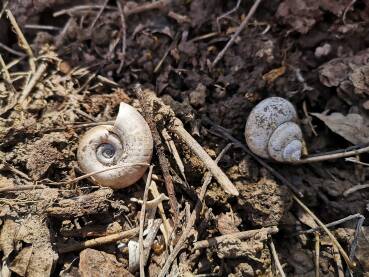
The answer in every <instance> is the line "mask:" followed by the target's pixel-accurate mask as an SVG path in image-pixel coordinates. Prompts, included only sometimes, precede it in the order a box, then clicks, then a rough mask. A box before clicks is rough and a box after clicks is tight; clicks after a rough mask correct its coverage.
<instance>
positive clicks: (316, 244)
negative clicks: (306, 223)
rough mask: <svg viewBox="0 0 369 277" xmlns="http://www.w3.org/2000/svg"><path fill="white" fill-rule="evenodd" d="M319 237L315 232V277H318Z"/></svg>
mask: <svg viewBox="0 0 369 277" xmlns="http://www.w3.org/2000/svg"><path fill="white" fill-rule="evenodd" d="M319 255H320V235H319V233H318V232H315V277H319V272H320V270H319Z"/></svg>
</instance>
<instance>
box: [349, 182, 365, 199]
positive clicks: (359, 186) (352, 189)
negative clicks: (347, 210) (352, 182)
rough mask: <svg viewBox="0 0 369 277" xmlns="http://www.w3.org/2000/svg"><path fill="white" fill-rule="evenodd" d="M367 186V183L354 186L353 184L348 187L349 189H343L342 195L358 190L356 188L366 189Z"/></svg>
mask: <svg viewBox="0 0 369 277" xmlns="http://www.w3.org/2000/svg"><path fill="white" fill-rule="evenodd" d="M367 188H369V184H363V185H356V186H353V187H352V188H349V189H347V190H345V191H344V192H343V193H342V195H343V196H344V197H347V196H348V195H349V194H351V193H354V192H356V191H358V190H362V189H367Z"/></svg>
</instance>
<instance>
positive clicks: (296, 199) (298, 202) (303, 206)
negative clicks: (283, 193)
mask: <svg viewBox="0 0 369 277" xmlns="http://www.w3.org/2000/svg"><path fill="white" fill-rule="evenodd" d="M292 198H293V200H295V201H296V203H297V204H299V205H300V207H301V208H303V210H304V211H305V212H307V213H308V214H309V215H310V216H311V217H312V218H313V219H314V220H315V222H316V223H317V224H318V225H319V226H320V227H321V228H322V229H323V230H324V231H325V232H326V233H327V235H328V237H329V238H330V239H331V241H332V243H333V244H334V245H335V246H336V247H337V248H338V250H339V251H340V253H341V255H342V257H343V259H344V260H345V262H346V264H347V266H348V267H349V268H350V269H352V268H355V267H356V263H355V262H354V261H351V259H350V258H349V256H348V255H347V254H346V252H345V250H344V249H343V248H342V246H341V244H340V243H339V242H338V241H337V239H336V238H335V237H334V235H333V234H332V233H331V231H329V230H328V228H327V227H326V226H325V225H324V224H323V222H321V221H320V219H319V218H318V217H317V216H316V215H315V214H314V213H313V212H312V211H311V210H310V209H309V208H308V207H307V206H305V204H304V203H302V201H301V200H300V199H299V198H298V197H297V196H296V195H292Z"/></svg>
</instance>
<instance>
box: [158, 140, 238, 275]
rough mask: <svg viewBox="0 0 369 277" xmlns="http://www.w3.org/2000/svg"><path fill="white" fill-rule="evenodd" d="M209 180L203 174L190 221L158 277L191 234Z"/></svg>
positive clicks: (163, 272) (219, 156) (167, 269)
mask: <svg viewBox="0 0 369 277" xmlns="http://www.w3.org/2000/svg"><path fill="white" fill-rule="evenodd" d="M231 146H232V144H231V143H230V144H228V145H227V146H226V147H225V148H224V149H223V150H222V152H221V153H220V154H219V155H218V157H217V158H216V159H215V162H216V163H218V162H219V160H220V159H221V158H222V157H223V155H224V154H225V153H226V152H227V151H228V150H229V148H230V147H231ZM211 178H212V174H211V172H210V171H209V172H207V173H206V174H205V177H204V182H203V184H202V187H201V191H200V195H199V198H198V200H197V202H196V205H195V208H194V210H193V211H192V213H191V215H190V219H189V220H188V222H187V225H186V227H185V229H184V231H183V233H182V235H181V237H180V238H179V240H178V242H177V244H176V246H175V247H174V249H173V251H172V253H170V255H169V257H168V258H167V260H166V262H165V264H164V266H163V268H162V269H161V270H160V273H159V275H158V276H159V277H164V276H165V275H166V274H167V273H168V271H169V268H170V266H171V265H172V263H173V261H174V259H175V258H176V257H177V255H178V253H179V251H181V249H182V248H183V246H184V244H185V242H186V240H187V237H188V235H189V234H190V232H191V229H192V226H193V225H194V223H195V220H196V218H197V214H198V213H199V212H200V210H201V207H202V201H203V199H204V197H205V193H206V190H207V187H208V185H209V184H210V182H211Z"/></svg>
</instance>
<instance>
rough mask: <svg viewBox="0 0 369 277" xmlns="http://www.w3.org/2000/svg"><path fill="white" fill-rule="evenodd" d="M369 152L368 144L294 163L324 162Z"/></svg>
mask: <svg viewBox="0 0 369 277" xmlns="http://www.w3.org/2000/svg"><path fill="white" fill-rule="evenodd" d="M367 152H369V146H366V147H363V148H360V149H355V150H351V151H347V152H346V151H345V150H343V151H342V152H339V153H334V154H322V155H319V156H313V157H307V158H305V159H301V160H299V161H297V162H294V164H305V163H316V162H322V161H328V160H334V159H340V158H346V157H351V156H356V155H359V154H362V153H367Z"/></svg>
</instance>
